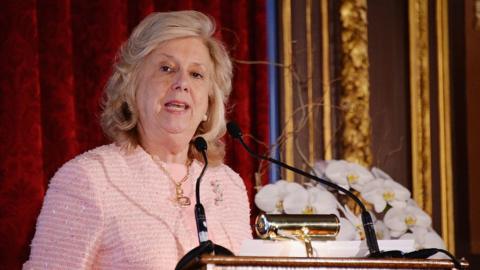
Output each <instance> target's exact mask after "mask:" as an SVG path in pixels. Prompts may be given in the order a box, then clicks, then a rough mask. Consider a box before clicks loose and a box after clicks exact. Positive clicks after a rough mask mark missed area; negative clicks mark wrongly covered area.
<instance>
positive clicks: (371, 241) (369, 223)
mask: <svg viewBox="0 0 480 270" xmlns="http://www.w3.org/2000/svg"><path fill="white" fill-rule="evenodd" d="M227 130H228V133H229V134H230V135H231V136H232V137H233V138H235V139H238V141H240V143H241V144H242V146H243V147H244V148H245V149H246V150H247V151H248V153H250V155H252V156H254V157H256V158H258V159H264V160H267V161H270V162H272V163H275V164H277V165H279V166H280V167H283V168H286V169H288V170H291V171H293V172H295V173H298V174H300V175H302V176H305V177H307V178H310V179H312V180H315V181H317V182H319V183H321V184H324V185H326V186H329V187H331V188H334V189H336V190H340V191H341V192H343V193H345V194H346V195H348V196H349V197H350V198H352V199H353V200H354V201H355V202H356V203H357V204H358V205H359V206H360V208H361V210H362V213H361V216H362V225H363V230H364V231H365V239H366V241H367V247H368V250H369V253H370V256H371V257H377V256H381V255H380V249H379V248H378V241H377V236H376V234H375V228H374V226H373V220H372V217H371V216H370V213H369V212H368V211H367V208H366V207H365V205H364V204H363V203H362V201H360V199H359V198H358V197H357V196H356V195H355V194H353V193H352V192H351V191H349V190H347V189H345V188H343V187H341V186H339V185H336V184H334V183H332V182H329V181H327V180H325V179H322V178H319V177H318V176H315V175H312V174H309V173H307V172H304V171H302V170H299V169H297V168H295V167H292V166H290V165H287V164H285V163H283V162H281V161H279V160H276V159H273V158H270V157H267V156H262V155H259V154H257V153H255V152H253V151H252V150H251V149H250V148H249V147H248V146H247V145H246V144H245V142H244V141H243V138H242V136H243V135H242V131H241V130H240V128H239V127H238V126H237V125H236V124H235V123H233V122H229V123H228V124H227Z"/></svg>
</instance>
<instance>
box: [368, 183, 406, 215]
mask: <svg viewBox="0 0 480 270" xmlns="http://www.w3.org/2000/svg"><path fill="white" fill-rule="evenodd" d="M361 194H362V197H363V198H364V199H365V200H366V201H367V202H369V203H372V204H373V205H374V207H375V211H376V212H377V213H381V212H383V210H385V207H386V206H387V203H388V204H389V205H391V206H392V207H399V208H403V207H406V206H407V200H408V199H410V191H409V190H408V189H406V188H405V187H403V186H402V185H400V184H399V183H397V182H395V181H393V180H392V179H386V180H384V179H380V178H378V179H375V180H373V181H370V182H368V183H367V184H365V186H364V187H363V191H362V192H361Z"/></svg>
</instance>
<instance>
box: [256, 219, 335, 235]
mask: <svg viewBox="0 0 480 270" xmlns="http://www.w3.org/2000/svg"><path fill="white" fill-rule="evenodd" d="M339 230H340V221H339V219H338V218H337V216H335V215H274V214H272V215H270V214H261V215H259V216H258V217H257V219H256V221H255V231H256V233H257V235H258V236H259V237H261V238H262V239H292V238H297V239H304V238H306V237H307V238H311V239H312V240H333V239H335V236H336V235H337V234H338V232H339Z"/></svg>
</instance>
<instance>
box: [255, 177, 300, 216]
mask: <svg viewBox="0 0 480 270" xmlns="http://www.w3.org/2000/svg"><path fill="white" fill-rule="evenodd" d="M288 185H289V182H287V181H285V180H278V181H277V182H275V183H273V184H268V185H265V186H263V187H262V188H261V189H260V190H259V191H258V192H257V194H256V195H255V205H257V207H258V208H259V209H261V210H262V211H264V212H266V213H268V214H279V213H281V212H282V211H283V206H282V204H283V200H284V198H285V196H287V194H288V193H289V192H290V190H291V189H292V188H291V187H290V188H287V186H288Z"/></svg>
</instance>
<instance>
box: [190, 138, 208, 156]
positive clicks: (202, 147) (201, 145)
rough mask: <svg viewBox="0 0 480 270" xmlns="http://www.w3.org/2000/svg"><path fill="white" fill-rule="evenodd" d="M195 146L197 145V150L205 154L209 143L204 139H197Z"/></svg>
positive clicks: (194, 142)
mask: <svg viewBox="0 0 480 270" xmlns="http://www.w3.org/2000/svg"><path fill="white" fill-rule="evenodd" d="M193 144H194V145H195V148H197V150H198V151H200V152H203V151H206V150H207V142H206V141H205V139H204V138H203V137H197V138H195V140H194V141H193Z"/></svg>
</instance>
